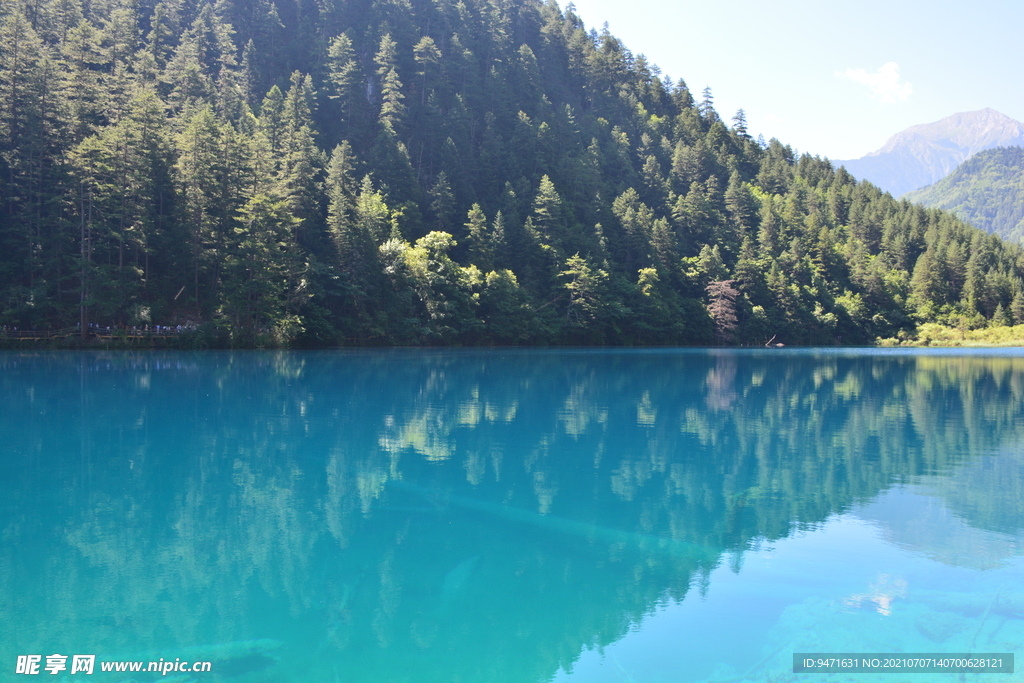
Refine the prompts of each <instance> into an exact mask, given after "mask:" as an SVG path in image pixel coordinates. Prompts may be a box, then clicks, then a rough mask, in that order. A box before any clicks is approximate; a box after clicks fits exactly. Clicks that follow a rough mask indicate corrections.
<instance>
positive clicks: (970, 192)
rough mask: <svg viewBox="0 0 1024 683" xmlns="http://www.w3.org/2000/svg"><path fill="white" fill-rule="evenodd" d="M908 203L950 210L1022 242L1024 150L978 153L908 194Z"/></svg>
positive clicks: (979, 225)
mask: <svg viewBox="0 0 1024 683" xmlns="http://www.w3.org/2000/svg"><path fill="white" fill-rule="evenodd" d="M906 198H907V200H909V201H912V202H920V203H921V204H924V205H925V206H934V207H937V208H941V209H947V210H949V211H952V212H953V213H955V214H956V215H958V216H960V217H961V218H963V219H964V220H965V221H967V222H969V223H970V224H971V225H974V226H975V227H978V228H981V229H982V230H984V231H985V232H990V233H993V234H996V235H999V236H1000V237H1002V238H1003V239H1005V240H1008V241H1011V242H1017V243H1020V242H1021V241H1022V240H1024V148H1021V147H996V148H995V149H989V150H985V151H984V152H978V153H977V154H975V155H974V156H973V157H971V158H970V159H968V160H967V161H965V162H964V163H962V164H960V165H959V166H957V167H956V170H954V171H953V172H952V173H950V174H949V175H948V176H946V177H945V178H943V179H942V180H940V181H939V182H937V183H935V184H934V185H929V186H928V187H923V188H921V189H920V190H915V191H914V192H910V193H908V194H907V196H906Z"/></svg>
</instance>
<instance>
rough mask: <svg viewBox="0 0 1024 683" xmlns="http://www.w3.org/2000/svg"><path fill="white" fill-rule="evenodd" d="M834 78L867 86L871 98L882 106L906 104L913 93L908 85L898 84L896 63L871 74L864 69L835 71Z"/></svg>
mask: <svg viewBox="0 0 1024 683" xmlns="http://www.w3.org/2000/svg"><path fill="white" fill-rule="evenodd" d="M836 76H838V77H839V78H845V79H847V80H849V81H853V82H854V83H861V84H863V85H866V86H868V87H869V88H871V97H872V98H874V99H876V100H878V101H879V102H882V103H883V104H892V103H894V102H906V101H907V100H909V99H910V93H912V92H913V91H914V86H912V85H911V84H910V83H907V82H906V81H903V82H900V66H899V64H897V63H896V62H889V63H888V64H885V65H884V66H882V68H880V69H879V70H878V71H876V72H875V73H873V74H869V73H868V72H867V71H865V70H864V69H847V70H846V71H837V72H836Z"/></svg>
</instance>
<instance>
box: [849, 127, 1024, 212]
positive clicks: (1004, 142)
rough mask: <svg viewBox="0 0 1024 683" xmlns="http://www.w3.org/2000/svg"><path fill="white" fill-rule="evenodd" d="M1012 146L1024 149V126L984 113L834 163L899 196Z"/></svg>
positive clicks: (909, 132) (903, 135)
mask: <svg viewBox="0 0 1024 683" xmlns="http://www.w3.org/2000/svg"><path fill="white" fill-rule="evenodd" d="M1011 145H1024V124H1022V123H1020V122H1019V121H1016V120H1014V119H1011V118H1010V117H1009V116H1005V115H1003V114H1000V113H999V112H997V111H995V110H994V109H982V110H980V111H969V112H962V113H959V114H953V115H952V116H947V117H946V118H944V119H942V120H940V121H935V122H934V123H925V124H921V125H917V126H911V127H910V128H907V129H906V130H904V131H902V132H900V133H896V134H895V135H893V136H892V137H891V138H889V140H888V142H886V143H885V145H883V146H882V148H881V149H879V150H877V151H875V152H872V153H871V154H868V155H866V156H863V157H861V158H860V159H850V160H846V161H834V162H833V163H835V164H836V165H837V166H845V167H846V170H847V171H849V172H850V173H852V174H853V175H854V176H855V177H857V178H861V179H863V180H868V181H870V182H872V183H874V184H875V185H877V186H878V187H880V188H882V189H883V190H885V191H886V192H890V193H892V195H893V196H894V197H898V196H900V195H902V194H904V193H906V192H910V191H911V190H916V189H918V188H921V187H924V186H925V185H931V184H932V183H934V182H935V181H937V180H939V179H940V178H942V177H943V176H945V175H947V174H948V173H949V172H950V171H952V170H953V169H954V168H956V166H957V164H959V163H960V162H962V161H965V160H966V159H968V158H970V157H971V156H972V155H974V154H976V153H977V152H980V151H981V150H983V149H989V148H991V147H1007V146H1011Z"/></svg>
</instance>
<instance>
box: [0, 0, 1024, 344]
mask: <svg viewBox="0 0 1024 683" xmlns="http://www.w3.org/2000/svg"><path fill="white" fill-rule="evenodd" d="M723 49H727V47H726V46H725V45H723ZM708 58H709V59H713V58H714V55H708ZM0 91H2V95H0V206H2V209H0V216H2V217H0V325H5V326H7V327H8V328H12V327H19V328H21V329H27V328H37V329H56V328H62V327H69V326H70V327H74V326H75V325H82V324H84V325H85V326H86V327H87V326H88V325H90V324H100V325H111V326H136V327H140V326H146V325H173V326H177V325H182V326H185V327H187V328H189V329H195V330H196V331H195V332H194V333H191V335H192V341H193V342H194V343H196V344H198V345H216V344H232V345H237V346H246V345H253V344H256V345H263V344H292V345H298V346H314V345H335V344H339V343H343V344H551V343H563V344H564V343H570V344H764V343H765V342H767V341H768V340H770V339H773V338H774V339H775V340H776V341H779V342H785V343H788V344H791V343H816V344H832V343H844V344H856V343H867V342H871V341H872V340H874V339H876V338H879V337H892V336H897V335H900V334H903V335H906V334H908V333H910V332H911V331H912V330H913V329H914V328H915V327H916V325H917V324H918V323H920V322H929V321H931V322H941V323H945V324H950V325H957V326H961V327H964V326H967V327H979V326H983V325H986V324H990V323H991V322H992V321H995V322H996V323H1010V322H1018V323H1019V322H1024V281H1022V276H1024V253H1022V251H1021V249H1020V248H1019V247H1017V246H1011V245H1007V244H1005V243H1003V242H1002V241H1000V240H999V239H998V238H996V237H993V236H989V235H986V234H984V233H982V232H981V231H979V230H976V229H974V228H972V227H970V226H968V225H966V224H964V223H962V222H961V221H959V220H958V219H956V218H955V217H954V216H953V215H952V214H949V213H946V212H942V211H939V210H929V209H924V208H922V207H920V206H916V205H912V204H910V203H908V202H905V201H903V202H900V201H897V200H895V199H893V198H892V197H891V196H890V195H888V194H884V193H882V192H881V191H879V190H878V189H877V188H876V187H874V186H872V185H870V184H868V183H865V182H860V183H858V182H857V181H856V180H855V179H854V178H853V177H851V176H850V175H849V174H848V173H846V171H845V170H843V169H836V168H834V167H833V166H832V164H830V162H829V161H828V160H826V159H821V158H818V157H814V156H809V155H797V154H795V153H794V151H793V150H792V149H791V148H790V147H788V146H786V145H785V144H783V143H781V142H779V141H777V140H774V139H773V140H771V141H769V142H767V143H766V142H764V141H763V140H760V139H759V140H754V139H752V138H751V136H750V135H749V134H748V132H747V128H746V121H745V117H744V115H743V112H742V111H739V112H737V113H736V114H735V115H734V116H732V117H731V118H729V117H726V118H723V116H722V115H720V114H719V113H718V112H717V111H716V109H715V107H714V103H713V98H712V93H711V91H710V90H708V89H705V90H704V91H703V92H702V93H700V94H697V95H695V94H694V93H693V92H691V90H690V89H689V88H688V87H687V85H686V84H685V83H684V82H683V81H682V80H675V81H673V80H671V79H669V78H668V77H664V76H663V75H662V74H661V73H660V72H659V70H658V69H657V67H655V66H654V65H652V64H650V63H649V62H648V61H647V60H646V59H645V58H644V57H643V56H642V55H639V54H635V53H632V52H630V51H629V50H628V49H627V48H626V47H625V46H624V45H623V44H622V43H621V42H620V41H619V40H617V39H616V38H615V37H614V36H612V35H610V34H609V33H608V32H607V31H603V32H599V31H595V30H593V29H588V28H587V27H585V26H584V25H583V23H582V22H581V20H580V19H579V18H578V17H577V16H576V15H575V14H574V12H573V8H572V5H569V6H568V8H567V9H566V10H562V9H560V8H559V7H558V5H556V4H555V3H554V2H548V3H546V4H545V3H541V2H537V1H536V0H459V1H457V2H455V1H452V0H323V1H322V2H319V3H311V2H306V1H305V0H279V1H278V2H274V1H273V0H217V2H208V1H206V0H200V1H198V2H197V1H196V0H161V1H160V2H155V3H154V2H152V1H151V0H137V1H132V0H91V1H90V0H0ZM836 134H841V131H837V132H836Z"/></svg>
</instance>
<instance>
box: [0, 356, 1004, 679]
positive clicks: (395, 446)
mask: <svg viewBox="0 0 1024 683" xmlns="http://www.w3.org/2000/svg"><path fill="white" fill-rule="evenodd" d="M0 407H2V410H0V444H2V458H0V681H7V680H11V681H18V680H38V679H40V678H41V679H43V680H55V681H56V680H67V681H78V680H85V681H89V680H96V681H100V682H101V683H102V682H104V681H105V682H109V683H114V682H127V681H136V682H138V683H142V682H144V681H155V680H162V681H176V682H181V683H185V682H186V681H196V682H201V681H231V682H236V683H271V682H274V683H276V682H280V683H292V682H296V683H298V682H310V683H398V682H408V683H478V682H479V683H547V682H549V681H554V682H557V683H612V682H625V681H631V682H636V683H691V682H692V683H696V682H702V683H712V682H716V683H727V682H728V683H739V682H741V681H750V682H754V681H764V682H767V681H773V682H780V681H808V682H810V681H831V680H835V681H856V682H857V683H867V682H868V681H875V680H878V681H886V682H887V683H896V682H897V681H904V680H906V681H913V682H914V683H925V682H926V681H950V682H952V681H961V680H965V679H964V677H963V676H961V675H959V674H928V675H921V674H900V673H887V674H880V675H878V674H856V675H842V674H832V675H820V674H798V673H793V671H792V666H793V663H792V661H793V653H799V652H815V653H832V652H846V653H857V652H859V653H900V652H902V653H966V652H975V653H1016V654H1017V655H1018V657H1017V659H1018V662H1017V671H1018V672H1019V671H1021V670H1022V666H1024V665H1022V663H1021V662H1020V661H1019V660H1020V654H1021V652H1024V559H1022V555H1024V352H1022V351H1021V350H1019V349H1014V350H1005V351H1004V350H984V351H963V350H945V351H939V350H883V349H840V350H833V349H793V350H790V349H781V350H708V349H699V350H698V349H686V350H678V349H668V350H605V349H599V350H593V349H589V350H573V349H546V350H537V349H532V350H504V349H497V350H424V349H415V350H409V349H407V350H384V351H376V350H372V351H371V350H355V351H331V352H243V353H238V352H234V353H228V352H204V353H177V352H174V353H172V352H150V353H127V352H126V353H113V352H111V353H42V352H40V353H16V352H6V353H0ZM55 653H57V654H63V655H74V654H95V655H96V661H97V664H96V667H97V668H96V672H95V674H94V675H92V676H88V675H84V674H75V675H70V666H69V669H68V670H67V671H62V672H58V673H57V674H54V675H50V674H48V673H46V672H45V671H41V672H40V676H38V677H36V678H33V677H26V676H23V675H17V674H16V673H15V670H16V661H17V659H18V657H19V656H24V655H31V654H38V655H42V656H43V665H45V663H46V655H51V654H55ZM158 658H163V659H164V660H169V661H173V660H174V659H176V658H179V659H182V660H193V661H194V660H205V661H210V662H211V665H212V666H211V673H196V674H183V673H174V672H172V673H170V674H169V675H166V676H159V675H156V674H153V673H145V672H143V673H138V674H131V673H115V672H101V671H100V670H99V662H102V661H114V660H145V661H148V660H154V659H158ZM69 664H70V660H69ZM1020 676H1021V674H1020V673H1018V674H1016V675H1014V674H984V675H968V676H967V678H966V680H978V681H984V682H985V683H996V682H999V683H1002V682H1003V681H1011V680H1021V679H1020Z"/></svg>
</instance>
